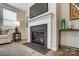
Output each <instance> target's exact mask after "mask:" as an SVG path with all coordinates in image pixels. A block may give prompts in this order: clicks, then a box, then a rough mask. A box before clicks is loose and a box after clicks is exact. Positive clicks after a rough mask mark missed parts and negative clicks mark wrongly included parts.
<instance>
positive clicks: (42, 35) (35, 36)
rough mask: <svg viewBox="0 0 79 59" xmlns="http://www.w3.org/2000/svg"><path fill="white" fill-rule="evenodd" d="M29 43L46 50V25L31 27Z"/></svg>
mask: <svg viewBox="0 0 79 59" xmlns="http://www.w3.org/2000/svg"><path fill="white" fill-rule="evenodd" d="M30 31H31V32H30V37H31V42H32V43H36V44H39V45H41V46H43V47H46V48H47V24H42V25H36V26H31V28H30Z"/></svg>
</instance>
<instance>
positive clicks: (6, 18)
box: [3, 8, 17, 27]
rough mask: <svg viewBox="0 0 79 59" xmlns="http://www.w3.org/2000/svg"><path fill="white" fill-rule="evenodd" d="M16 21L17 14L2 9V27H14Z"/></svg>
mask: <svg viewBox="0 0 79 59" xmlns="http://www.w3.org/2000/svg"><path fill="white" fill-rule="evenodd" d="M16 20H17V14H16V13H15V12H13V11H11V10H8V9H4V8H3V26H10V27H11V26H14V22H16Z"/></svg>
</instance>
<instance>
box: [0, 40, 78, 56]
mask: <svg viewBox="0 0 79 59" xmlns="http://www.w3.org/2000/svg"><path fill="white" fill-rule="evenodd" d="M24 42H26V41H21V42H12V43H10V44H5V45H0V56H79V51H75V50H71V49H66V48H61V49H59V50H58V51H53V50H50V51H49V52H48V53H47V54H45V55H43V54H41V53H39V52H37V51H35V50H33V49H31V48H29V47H27V46H25V45H23V44H22V43H24Z"/></svg>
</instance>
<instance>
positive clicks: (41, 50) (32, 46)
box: [24, 43, 49, 55]
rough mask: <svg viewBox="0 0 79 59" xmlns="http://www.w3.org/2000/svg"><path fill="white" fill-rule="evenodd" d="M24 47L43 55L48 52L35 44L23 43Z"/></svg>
mask: <svg viewBox="0 0 79 59" xmlns="http://www.w3.org/2000/svg"><path fill="white" fill-rule="evenodd" d="M24 45H26V46H28V47H30V48H31V49H33V50H35V51H37V52H39V53H41V54H44V55H45V54H46V53H47V52H48V51H49V49H47V48H45V47H43V46H41V45H39V44H35V43H24Z"/></svg>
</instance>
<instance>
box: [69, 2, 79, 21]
mask: <svg viewBox="0 0 79 59" xmlns="http://www.w3.org/2000/svg"><path fill="white" fill-rule="evenodd" d="M78 19H79V10H78V6H77V5H76V4H75V3H70V20H78Z"/></svg>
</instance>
